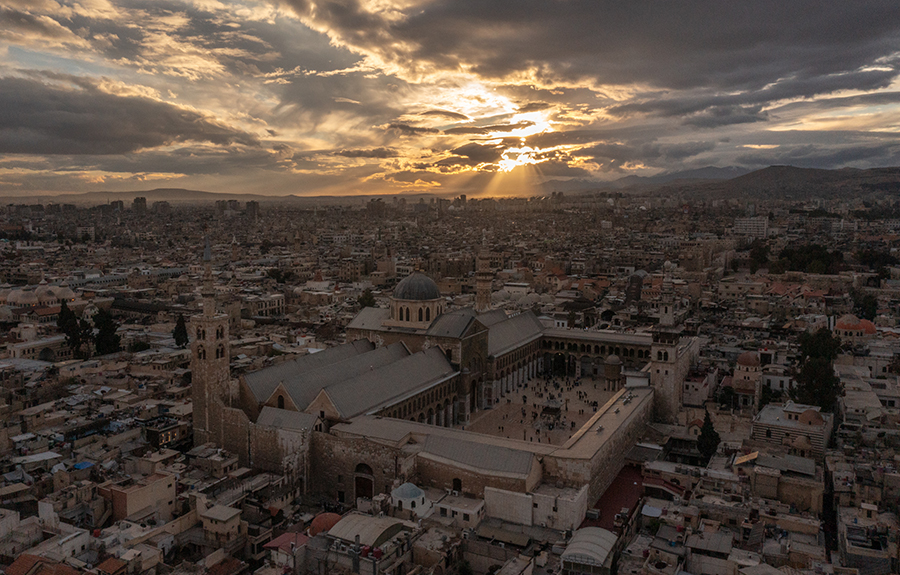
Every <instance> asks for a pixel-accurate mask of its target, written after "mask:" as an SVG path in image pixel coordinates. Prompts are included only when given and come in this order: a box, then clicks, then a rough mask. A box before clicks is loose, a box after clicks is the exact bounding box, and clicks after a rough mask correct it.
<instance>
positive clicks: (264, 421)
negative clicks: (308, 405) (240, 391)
mask: <svg viewBox="0 0 900 575" xmlns="http://www.w3.org/2000/svg"><path fill="white" fill-rule="evenodd" d="M316 419H318V418H317V417H316V416H315V415H312V414H309V413H304V412H302V411H291V410H288V409H278V408H277V407H269V406H268V405H267V406H265V407H263V408H262V411H260V412H259V417H258V418H257V419H256V424H257V425H265V426H267V427H278V428H279V429H293V430H296V431H304V430H308V429H312V428H313V426H314V425H315V424H316Z"/></svg>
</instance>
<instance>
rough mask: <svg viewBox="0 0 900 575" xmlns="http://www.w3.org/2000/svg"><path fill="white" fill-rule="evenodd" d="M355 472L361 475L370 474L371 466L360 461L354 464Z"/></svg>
mask: <svg viewBox="0 0 900 575" xmlns="http://www.w3.org/2000/svg"><path fill="white" fill-rule="evenodd" d="M356 472H357V473H361V474H363V475H372V468H371V467H369V466H368V465H366V464H365V463H360V464H359V465H357V466H356Z"/></svg>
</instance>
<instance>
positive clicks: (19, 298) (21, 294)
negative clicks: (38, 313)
mask: <svg viewBox="0 0 900 575" xmlns="http://www.w3.org/2000/svg"><path fill="white" fill-rule="evenodd" d="M6 301H7V302H8V303H9V305H18V306H26V305H38V303H40V302H39V301H38V298H37V296H36V295H35V293H34V292H33V291H32V290H30V289H23V290H15V291H12V292H10V294H9V296H7V298H6Z"/></svg>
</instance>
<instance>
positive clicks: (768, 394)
mask: <svg viewBox="0 0 900 575" xmlns="http://www.w3.org/2000/svg"><path fill="white" fill-rule="evenodd" d="M780 399H781V392H780V391H778V390H772V388H770V387H769V386H768V385H764V386H762V392H760V394H759V406H758V407H759V409H760V410H761V409H762V408H764V407H765V406H767V405H768V404H770V403H772V402H773V401H778V400H780Z"/></svg>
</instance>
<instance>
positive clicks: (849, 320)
mask: <svg viewBox="0 0 900 575" xmlns="http://www.w3.org/2000/svg"><path fill="white" fill-rule="evenodd" d="M859 323H860V322H859V318H858V317H856V316H855V315H851V314H849V313H848V314H847V315H842V316H841V317H840V319H838V320H837V323H835V324H834V329H846V330H851V329H860V327H861V326H860V325H859Z"/></svg>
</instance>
